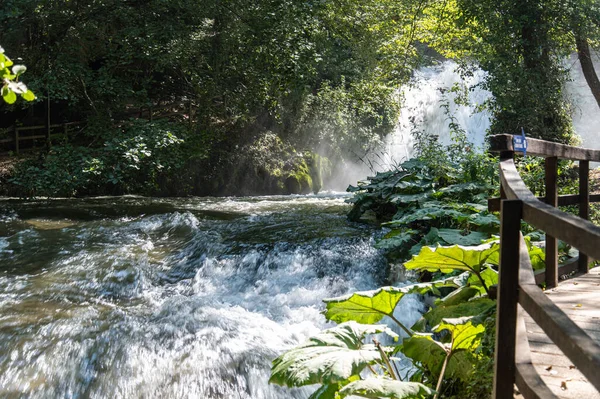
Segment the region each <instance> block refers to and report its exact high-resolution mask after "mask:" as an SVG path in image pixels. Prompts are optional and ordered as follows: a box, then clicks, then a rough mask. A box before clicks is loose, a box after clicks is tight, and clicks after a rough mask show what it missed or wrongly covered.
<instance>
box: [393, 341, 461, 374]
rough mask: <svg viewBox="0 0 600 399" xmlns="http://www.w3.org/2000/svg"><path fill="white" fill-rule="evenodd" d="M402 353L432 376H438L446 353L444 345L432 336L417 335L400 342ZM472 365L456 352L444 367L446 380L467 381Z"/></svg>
mask: <svg viewBox="0 0 600 399" xmlns="http://www.w3.org/2000/svg"><path fill="white" fill-rule="evenodd" d="M402 352H403V353H404V355H406V356H407V357H409V358H411V359H412V360H413V361H415V362H418V363H420V364H421V365H422V366H423V367H424V368H426V369H427V370H429V371H430V372H431V373H432V374H433V375H434V376H438V375H439V374H440V372H441V370H442V364H443V363H444V359H445V358H446V355H447V352H446V347H445V346H444V344H442V343H440V342H438V341H435V340H434V339H433V336H432V334H426V333H418V334H414V335H413V336H411V337H410V338H406V339H405V340H404V341H403V342H402ZM472 370H473V364H472V363H471V361H470V360H469V359H468V358H467V357H466V356H464V353H461V352H458V353H457V354H455V355H453V356H452V357H450V359H449V360H448V365H447V366H446V372H445V377H446V378H453V377H455V378H460V379H461V380H463V381H468V380H469V378H471V374H472Z"/></svg>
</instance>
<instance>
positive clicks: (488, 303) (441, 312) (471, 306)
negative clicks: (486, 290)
mask: <svg viewBox="0 0 600 399" xmlns="http://www.w3.org/2000/svg"><path fill="white" fill-rule="evenodd" d="M494 306H496V301H493V300H491V299H488V298H476V299H473V300H471V301H467V302H461V303H457V304H453V305H449V306H445V305H444V303H443V302H442V303H439V304H438V305H437V306H434V307H433V308H431V309H430V310H429V311H428V312H427V313H425V314H424V315H423V317H424V318H425V319H426V320H427V322H428V323H429V325H430V326H435V325H436V324H438V323H440V322H441V320H442V319H445V318H456V317H461V316H475V315H478V314H481V313H483V312H485V311H487V310H488V309H490V308H492V307H494Z"/></svg>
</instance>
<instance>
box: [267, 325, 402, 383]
mask: <svg viewBox="0 0 600 399" xmlns="http://www.w3.org/2000/svg"><path fill="white" fill-rule="evenodd" d="M378 333H387V334H389V335H391V336H393V337H394V338H397V335H396V334H395V333H394V332H393V331H391V330H390V329H389V328H388V327H387V326H385V325H363V324H358V323H356V322H353V321H350V322H347V323H343V324H340V325H338V326H336V327H333V328H330V329H328V330H324V331H321V332H320V333H319V334H317V335H315V336H314V337H311V338H310V339H309V340H308V341H307V342H306V343H304V344H303V345H300V346H299V347H296V348H294V349H292V350H290V351H288V352H286V353H284V354H283V355H281V356H279V357H278V358H277V359H275V360H274V361H273V366H272V367H271V378H270V379H269V382H271V383H275V384H279V385H287V386H289V387H292V386H303V385H309V384H325V385H331V384H335V383H339V382H343V381H346V380H348V379H350V378H351V377H352V376H357V375H358V374H360V372H361V371H362V370H363V369H364V368H365V367H366V366H367V365H368V364H371V363H374V362H375V361H378V360H380V359H381V355H380V352H379V351H378V350H377V348H376V347H375V346H374V345H365V344H363V340H364V338H365V336H366V335H368V334H378Z"/></svg>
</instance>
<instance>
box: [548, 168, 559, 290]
mask: <svg viewBox="0 0 600 399" xmlns="http://www.w3.org/2000/svg"><path fill="white" fill-rule="evenodd" d="M545 166H546V203H547V204H548V205H552V206H553V207H557V206H558V194H557V190H556V177H557V175H558V158H557V157H548V158H546V161H545ZM557 285H558V240H557V239H556V238H554V237H552V236H550V235H548V234H546V288H554V287H556V286H557Z"/></svg>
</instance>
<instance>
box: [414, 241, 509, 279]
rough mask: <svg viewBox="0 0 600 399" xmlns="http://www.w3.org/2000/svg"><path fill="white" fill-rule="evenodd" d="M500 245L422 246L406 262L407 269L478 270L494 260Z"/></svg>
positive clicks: (446, 271)
mask: <svg viewBox="0 0 600 399" xmlns="http://www.w3.org/2000/svg"><path fill="white" fill-rule="evenodd" d="M499 248H500V245H499V244H498V243H493V244H491V245H489V244H483V245H480V246H478V247H472V248H465V247H461V246H459V245H454V246H452V247H437V248H435V249H431V248H429V247H423V248H422V249H421V252H419V254H418V255H416V256H414V257H413V258H412V260H410V261H408V262H406V263H405V264H404V267H406V268H407V269H409V270H410V269H419V270H429V271H441V272H442V273H450V272H452V271H454V270H464V271H471V272H479V271H480V270H481V269H482V267H483V265H484V264H486V263H493V262H496V259H497V257H498V254H499Z"/></svg>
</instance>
